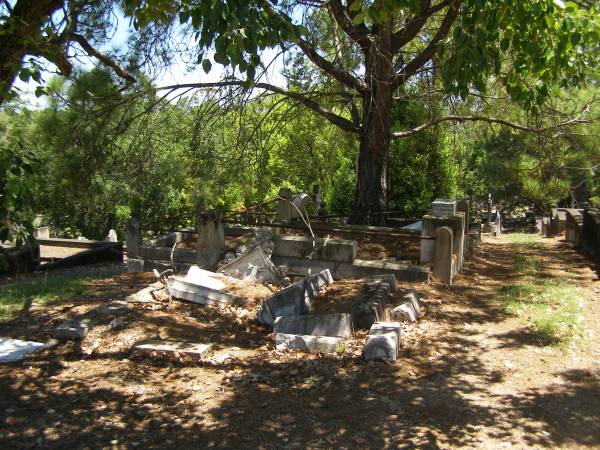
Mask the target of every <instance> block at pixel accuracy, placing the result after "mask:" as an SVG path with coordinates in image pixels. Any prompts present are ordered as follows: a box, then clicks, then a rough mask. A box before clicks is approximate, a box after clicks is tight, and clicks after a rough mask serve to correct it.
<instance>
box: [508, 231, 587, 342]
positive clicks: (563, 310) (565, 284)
mask: <svg viewBox="0 0 600 450" xmlns="http://www.w3.org/2000/svg"><path fill="white" fill-rule="evenodd" d="M504 239H505V241H507V242H509V243H511V244H512V246H513V247H515V248H520V249H521V250H523V249H530V250H532V251H533V250H535V248H536V247H538V246H539V245H541V244H540V242H539V240H540V238H539V236H537V235H528V234H509V235H507V236H505V237H504ZM514 271H515V273H517V274H519V276H520V279H519V281H517V282H516V283H515V284H511V285H508V286H505V287H503V288H502V289H500V291H499V296H498V298H499V300H500V302H501V303H502V304H503V305H504V307H505V308H506V310H507V311H508V312H509V313H511V314H514V315H517V316H519V317H522V318H523V319H524V320H525V321H526V322H527V324H528V325H529V326H531V327H532V328H533V329H534V330H535V332H536V334H537V337H538V338H539V344H541V345H557V346H560V347H567V346H568V345H569V344H571V343H572V342H573V340H574V339H575V338H576V336H579V335H580V334H581V330H580V326H579V325H580V323H581V319H580V318H581V312H582V311H581V309H582V303H583V301H585V298H586V295H587V294H586V292H585V291H584V290H583V289H581V288H580V287H577V286H576V285H575V283H574V280H573V279H572V278H571V277H569V276H568V274H560V275H557V276H554V275H553V274H551V273H549V272H548V271H546V270H545V267H544V263H543V261H542V260H540V258H538V257H536V256H535V255H523V254H517V255H515V264H514Z"/></svg>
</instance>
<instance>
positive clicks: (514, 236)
mask: <svg viewBox="0 0 600 450" xmlns="http://www.w3.org/2000/svg"><path fill="white" fill-rule="evenodd" d="M501 239H502V240H503V241H505V242H506V243H508V244H515V245H532V244H539V243H541V242H542V238H541V237H540V235H539V234H536V233H506V234H502V235H501Z"/></svg>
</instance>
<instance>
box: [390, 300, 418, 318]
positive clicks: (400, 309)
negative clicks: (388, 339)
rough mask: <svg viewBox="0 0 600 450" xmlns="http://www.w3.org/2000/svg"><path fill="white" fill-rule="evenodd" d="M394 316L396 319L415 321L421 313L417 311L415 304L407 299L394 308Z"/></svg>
mask: <svg viewBox="0 0 600 450" xmlns="http://www.w3.org/2000/svg"><path fill="white" fill-rule="evenodd" d="M392 318H394V320H402V321H406V322H411V323H414V322H416V321H417V319H418V318H419V315H418V314H417V312H416V311H415V307H414V305H413V304H412V303H411V302H410V301H406V302H404V303H402V304H400V305H398V306H396V307H395V308H394V309H392Z"/></svg>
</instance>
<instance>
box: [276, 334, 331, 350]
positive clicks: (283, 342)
mask: <svg viewBox="0 0 600 450" xmlns="http://www.w3.org/2000/svg"><path fill="white" fill-rule="evenodd" d="M342 342H343V339H342V338H341V337H332V336H308V335H301V334H286V333H277V334H275V345H276V347H277V349H284V348H287V349H296V350H301V351H303V352H310V353H317V352H323V353H336V352H337V351H338V349H339V348H340V344H341V343H342Z"/></svg>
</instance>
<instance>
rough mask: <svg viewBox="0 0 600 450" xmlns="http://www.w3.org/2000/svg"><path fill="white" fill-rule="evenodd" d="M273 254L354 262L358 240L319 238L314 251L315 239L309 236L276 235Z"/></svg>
mask: <svg viewBox="0 0 600 450" xmlns="http://www.w3.org/2000/svg"><path fill="white" fill-rule="evenodd" d="M273 243H274V244H275V248H274V249H273V256H279V257H293V258H305V257H307V256H308V255H309V254H311V253H312V255H313V258H315V259H322V260H325V261H339V262H349V263H351V262H353V261H354V260H355V259H356V252H357V245H356V241H350V240H347V239H324V238H317V239H316V243H315V247H316V248H315V249H314V252H313V239H312V238H311V237H307V236H283V235H282V236H274V237H273Z"/></svg>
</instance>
